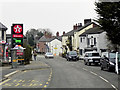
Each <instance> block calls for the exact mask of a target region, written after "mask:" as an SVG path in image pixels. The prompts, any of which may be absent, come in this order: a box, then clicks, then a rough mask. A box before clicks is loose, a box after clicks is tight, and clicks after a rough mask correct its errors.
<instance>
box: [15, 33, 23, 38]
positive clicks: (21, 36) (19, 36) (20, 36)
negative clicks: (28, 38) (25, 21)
mask: <svg viewBox="0 0 120 90" xmlns="http://www.w3.org/2000/svg"><path fill="white" fill-rule="evenodd" d="M13 38H23V35H22V34H19V35H17V34H13Z"/></svg>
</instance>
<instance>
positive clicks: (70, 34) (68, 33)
mask: <svg viewBox="0 0 120 90" xmlns="http://www.w3.org/2000/svg"><path fill="white" fill-rule="evenodd" d="M74 32H75V30H71V31H69V32H67V33H65V34H64V35H63V36H73V35H74Z"/></svg>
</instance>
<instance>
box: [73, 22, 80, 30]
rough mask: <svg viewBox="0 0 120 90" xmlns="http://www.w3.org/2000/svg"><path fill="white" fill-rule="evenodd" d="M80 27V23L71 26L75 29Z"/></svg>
mask: <svg viewBox="0 0 120 90" xmlns="http://www.w3.org/2000/svg"><path fill="white" fill-rule="evenodd" d="M80 27H82V23H78V24H77V23H76V25H74V26H73V30H76V29H78V28H80Z"/></svg>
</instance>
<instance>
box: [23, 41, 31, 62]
mask: <svg viewBox="0 0 120 90" xmlns="http://www.w3.org/2000/svg"><path fill="white" fill-rule="evenodd" d="M23 47H24V48H26V49H25V51H24V64H29V63H30V61H31V60H32V54H31V51H32V48H31V46H30V45H28V44H26V43H24V44H23Z"/></svg>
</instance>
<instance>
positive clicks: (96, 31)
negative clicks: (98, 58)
mask: <svg viewBox="0 0 120 90" xmlns="http://www.w3.org/2000/svg"><path fill="white" fill-rule="evenodd" d="M107 42H108V41H107V38H106V32H105V31H103V30H101V29H100V27H94V28H91V29H88V30H87V31H85V32H84V33H82V34H81V35H79V53H80V55H81V56H83V55H84V52H86V51H93V50H96V51H98V52H99V53H100V54H101V52H103V51H106V50H107Z"/></svg>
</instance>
